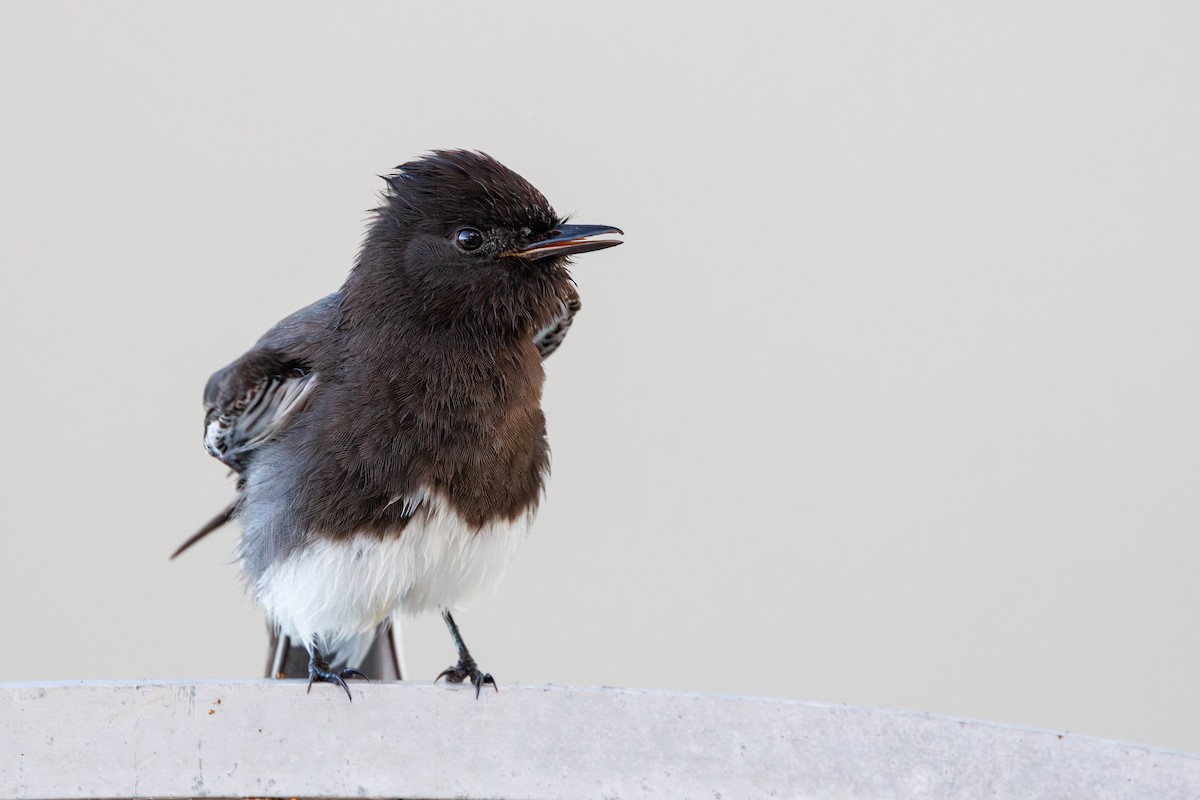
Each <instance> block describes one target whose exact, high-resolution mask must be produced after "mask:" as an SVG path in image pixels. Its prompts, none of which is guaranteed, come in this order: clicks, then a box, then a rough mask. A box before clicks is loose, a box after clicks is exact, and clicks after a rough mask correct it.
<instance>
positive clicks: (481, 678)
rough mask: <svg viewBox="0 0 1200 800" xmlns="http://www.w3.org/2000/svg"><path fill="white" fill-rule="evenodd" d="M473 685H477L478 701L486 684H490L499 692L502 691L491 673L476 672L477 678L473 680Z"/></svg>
mask: <svg viewBox="0 0 1200 800" xmlns="http://www.w3.org/2000/svg"><path fill="white" fill-rule="evenodd" d="M472 683H474V684H475V699H476V700H478V699H479V692H480V690H482V689H483V685H484V684H485V683H490V684H491V685H492V688H493V689H495V690H496V691H497V692H498V691H500V687H499V686H497V685H496V680H495V679H494V678H493V677H492V675H491V673H490V672H482V673H481V672H476V673H475V677H474V678H473V679H472Z"/></svg>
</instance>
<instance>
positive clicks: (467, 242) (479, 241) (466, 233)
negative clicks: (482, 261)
mask: <svg viewBox="0 0 1200 800" xmlns="http://www.w3.org/2000/svg"><path fill="white" fill-rule="evenodd" d="M454 243H455V244H456V245H458V246H459V247H461V248H462V249H463V250H478V249H479V248H480V247H482V246H483V234H482V233H480V232H479V231H477V230H475V229H474V228H463V229H462V230H460V231H459V232H458V233H456V234H454Z"/></svg>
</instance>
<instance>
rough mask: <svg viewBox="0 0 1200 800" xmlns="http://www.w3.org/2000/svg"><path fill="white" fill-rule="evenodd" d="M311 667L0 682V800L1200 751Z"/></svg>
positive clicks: (565, 791) (962, 723) (1004, 762)
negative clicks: (342, 685)
mask: <svg viewBox="0 0 1200 800" xmlns="http://www.w3.org/2000/svg"><path fill="white" fill-rule="evenodd" d="M353 689H354V700H353V702H347V699H346V697H345V695H344V694H343V693H342V692H341V691H340V690H339V689H337V688H336V687H333V686H329V685H317V686H314V687H313V690H312V694H311V695H306V694H305V689H304V683H303V682H299V681H243V682H233V683H230V682H200V683H177V682H148V683H111V682H102V683H96V682H86V683H84V682H64V683H53V684H32V683H7V684H0V719H2V720H3V729H4V735H3V736H2V737H0V797H5V798H33V797H39V798H118V797H121V798H123V797H151V796H152V797H244V796H275V797H279V796H282V797H291V796H297V795H299V796H307V797H424V798H453V797H471V798H517V797H520V798H534V799H540V798H547V799H548V798H556V799H557V798H567V799H570V798H643V797H671V798H706V799H707V798H713V799H714V800H730V799H731V798H761V797H777V798H893V797H920V798H981V797H988V798H1017V797H1020V798H1030V797H1036V798H1087V800H1105V799H1106V798H1127V799H1132V798H1145V799H1146V800H1151V799H1153V800H1173V799H1174V798H1180V800H1182V798H1196V797H1198V796H1200V757H1197V756H1194V755H1189V754H1185V753H1177V752H1171V751H1164V750H1156V749H1152V748H1148V747H1141V746H1137V745H1131V744H1124V743H1120V742H1112V741H1105V740H1101V739H1094V738H1089V737H1082V736H1074V735H1071V734H1068V733H1056V732H1052V731H1039V730H1027V729H1022V728H1016V727H1011V726H1003V725H996V724H991V723H986V722H974V721H968V720H956V719H947V718H943V717H935V716H930V715H926V714H919V713H911V712H903V711H888V710H881V709H871V708H855V707H848V706H835V705H825V704H819V703H808V702H799V701H791V700H768V699H758V698H749V697H732V696H721V695H700V694H685V693H665V692H649V691H638V690H631V689H614V688H585V689H579V688H563V687H552V686H505V687H502V689H501V691H500V692H499V693H495V692H491V691H485V692H484V694H483V695H482V696H481V697H480V698H479V699H478V700H476V699H475V698H474V696H473V692H472V691H471V690H469V689H464V688H463V687H447V686H444V685H431V684H427V683H403V684H397V683H375V684H367V683H361V682H355V683H354V684H353Z"/></svg>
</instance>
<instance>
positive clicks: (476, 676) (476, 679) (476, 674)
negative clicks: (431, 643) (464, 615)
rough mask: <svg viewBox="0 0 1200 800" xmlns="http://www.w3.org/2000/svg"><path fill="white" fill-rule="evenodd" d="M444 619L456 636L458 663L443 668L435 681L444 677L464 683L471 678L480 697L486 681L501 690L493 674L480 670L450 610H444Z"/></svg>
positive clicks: (451, 632)
mask: <svg viewBox="0 0 1200 800" xmlns="http://www.w3.org/2000/svg"><path fill="white" fill-rule="evenodd" d="M442 619H444V620H446V627H447V628H449V629H450V635H451V636H452V637H454V646H455V647H457V648H458V663H457V664H455V665H454V666H453V667H450V668H449V669H444V670H442V674H441V675H438V676H437V677H436V678H434V679H433V682H434V683H437V682H438V681H440V680H441V679H442V678H445V679H446V680H447V681H449V682H450V683H462V682H463V681H465V680H470V681H471V684H472V685H473V686H474V687H475V697H479V690H480V689H482V688H483V685H484V684H485V683H490V684H491V685H492V688H493V689H495V690H496V691H497V692H498V691H500V687H499V686H497V685H496V681H495V679H494V678H492V676H491V675H489V674H488V673H486V672H480V671H479V665H477V664H476V663H475V659H473V658H471V653H470V651H468V650H467V645H466V643H465V642H464V641H463V638H462V634H461V633H459V632H458V626H457V625H455V624H454V617H452V616H450V612H449V611H446V610H443V611H442Z"/></svg>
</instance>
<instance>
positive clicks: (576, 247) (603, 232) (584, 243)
mask: <svg viewBox="0 0 1200 800" xmlns="http://www.w3.org/2000/svg"><path fill="white" fill-rule="evenodd" d="M612 234H620V235H621V236H624V235H625V232H624V231H623V230H621V229H620V228H614V227H612V226H611V225H559V226H558V227H557V228H555V229H554V230H552V231H550V236H551V238H549V239H543V240H542V241H540V242H534V243H533V244H531V245H529V246H528V247H526V248H524V249H523V250H514V251H513V252H511V253H505V255H509V256H517V257H518V258H524V259H527V260H529V261H537V260H538V259H539V258H546V257H547V256H569V255H573V254H575V253H588V252H591V251H592V250H603V249H604V248H606V247H616V246H617V245H619V244H620V243H621V240H620V239H601V238H598V237H601V236H609V235H612Z"/></svg>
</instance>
